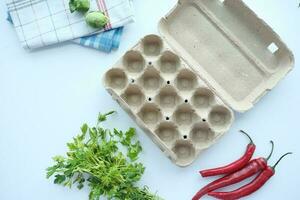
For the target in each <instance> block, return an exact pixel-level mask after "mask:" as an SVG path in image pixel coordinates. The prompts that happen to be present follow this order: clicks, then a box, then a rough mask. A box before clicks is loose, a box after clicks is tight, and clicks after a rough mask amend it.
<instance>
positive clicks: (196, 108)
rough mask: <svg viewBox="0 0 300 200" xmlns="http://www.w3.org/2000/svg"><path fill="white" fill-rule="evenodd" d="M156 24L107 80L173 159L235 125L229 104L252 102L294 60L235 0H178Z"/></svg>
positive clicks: (187, 160)
mask: <svg viewBox="0 0 300 200" xmlns="http://www.w3.org/2000/svg"><path fill="white" fill-rule="evenodd" d="M159 30H160V35H161V36H158V35H153V34H152V35H147V36H145V37H144V38H143V39H141V40H140V41H139V42H138V44H136V45H135V46H134V47H133V48H132V49H131V50H129V51H127V52H126V53H125V54H124V56H123V57H122V58H121V59H120V60H119V61H118V62H117V63H116V64H115V65H114V66H113V67H112V68H111V69H109V70H108V71H107V72H106V73H105V75H104V85H105V88H106V89H107V91H108V92H109V93H110V94H111V95H112V97H113V98H114V99H115V100H116V101H117V102H118V103H119V104H120V105H121V106H122V107H123V109H124V110H125V111H127V113H128V114H129V115H130V116H131V117H132V118H133V119H134V120H135V121H136V123H137V124H138V125H139V126H140V127H141V128H142V129H143V130H144V131H145V132H146V133H147V134H148V135H149V136H150V137H151V139H152V140H153V141H154V142H155V143H156V144H157V145H158V146H159V147H160V149H161V150H162V151H163V152H164V153H165V154H166V155H167V156H168V157H169V158H170V159H171V160H172V161H173V162H174V163H175V164H177V165H178V166H187V165H189V164H191V163H192V162H193V161H194V160H195V159H196V158H197V156H198V155H199V154H200V153H201V152H202V151H203V150H205V149H207V148H208V147H210V146H211V145H212V144H213V143H215V142H216V141H217V140H218V138H219V137H220V136H222V135H223V134H224V133H225V132H227V131H228V130H229V128H230V126H231V125H232V123H233V121H234V111H233V110H235V111H238V112H244V111H247V110H249V109H250V108H252V107H253V105H254V104H255V103H256V102H257V101H258V100H259V99H260V98H261V97H262V96H263V95H264V94H265V93H266V92H267V91H269V90H270V89H271V88H273V87H274V86H275V85H276V84H277V83H278V82H279V80H280V79H282V78H283V77H284V76H285V75H286V74H287V72H289V71H290V70H291V69H292V66H293V64H294V58H293V54H292V53H291V51H290V50H289V49H288V48H287V47H286V45H285V44H284V43H283V42H282V41H281V40H280V38H279V37H278V36H277V35H276V33H274V32H273V30H272V29H271V28H270V27H269V26H267V25H266V24H265V23H264V22H263V21H262V20H261V19H259V18H258V17H257V16H256V15H255V13H254V12H253V11H251V10H250V9H249V8H248V7H247V6H246V5H245V4H244V3H243V2H242V1H240V0H225V1H220V0H180V1H179V2H178V4H177V5H176V6H175V8H174V9H172V10H171V11H170V13H169V14H168V15H167V16H166V17H164V18H163V19H162V20H161V21H160V24H159ZM270 46H272V48H273V49H272V48H271V47H270ZM274 48H275V49H274Z"/></svg>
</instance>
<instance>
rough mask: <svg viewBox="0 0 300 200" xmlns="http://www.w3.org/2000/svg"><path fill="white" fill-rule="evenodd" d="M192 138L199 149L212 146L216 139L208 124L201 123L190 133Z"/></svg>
mask: <svg viewBox="0 0 300 200" xmlns="http://www.w3.org/2000/svg"><path fill="white" fill-rule="evenodd" d="M190 138H192V141H193V142H194V144H196V146H197V147H199V148H205V147H208V146H209V145H210V144H211V142H212V140H213V138H214V132H213V131H212V130H211V129H210V128H209V125H208V124H207V123H204V122H199V123H196V124H195V125H194V126H193V128H192V130H191V132H190Z"/></svg>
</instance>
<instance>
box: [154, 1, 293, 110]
mask: <svg viewBox="0 0 300 200" xmlns="http://www.w3.org/2000/svg"><path fill="white" fill-rule="evenodd" d="M159 31H160V34H161V35H162V37H163V38H164V40H166V41H167V43H168V44H169V45H170V46H171V47H172V48H173V49H174V50H175V52H176V53H177V54H178V55H179V56H180V57H181V58H182V59H183V60H185V61H186V62H187V63H188V64H189V65H190V66H191V67H192V69H193V70H194V71H195V72H196V73H197V74H198V75H199V77H200V78H201V79H202V80H204V81H205V82H206V83H207V84H208V85H209V86H210V88H211V89H212V90H213V91H214V92H215V93H216V94H217V95H218V96H219V97H220V98H221V99H222V100H223V101H224V102H225V103H226V104H227V105H229V106H230V107H231V108H232V109H234V110H236V111H238V112H244V111H247V110H249V109H250V108H252V107H253V105H254V104H255V103H256V102H257V101H258V100H259V99H260V98H261V97H262V96H263V95H264V94H265V93H266V92H267V91H269V90H271V89H272V88H273V87H274V86H275V85H276V84H277V83H278V82H279V80H281V79H282V78H283V77H284V76H285V75H286V74H287V73H288V72H289V71H290V70H291V69H292V67H293V65H294V56H293V54H292V52H291V51H290V50H289V49H288V47H287V46H286V45H285V44H284V43H283V42H282V40H281V39H280V37H279V36H278V35H277V34H276V33H275V32H274V31H273V30H272V29H271V28H270V27H269V26H268V25H267V24H266V23H265V22H264V21H263V20H262V19H260V18H259V17H258V16H257V15H256V14H255V13H254V12H253V11H252V10H251V9H250V8H248V7H247V6H246V5H245V4H244V3H243V2H242V1H241V0H179V2H178V4H177V5H176V6H175V8H173V9H172V10H171V11H170V13H169V14H167V15H166V16H165V17H164V18H163V19H161V21H160V23H159Z"/></svg>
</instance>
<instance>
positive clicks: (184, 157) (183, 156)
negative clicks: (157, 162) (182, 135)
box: [172, 140, 196, 166]
mask: <svg viewBox="0 0 300 200" xmlns="http://www.w3.org/2000/svg"><path fill="white" fill-rule="evenodd" d="M172 151H173V152H174V153H175V154H176V156H177V160H176V163H177V164H178V165H179V166H187V165H189V164H191V163H192V162H193V160H194V158H195V155H196V151H195V148H194V146H193V144H192V143H191V142H190V141H188V140H177V141H176V143H175V145H174V147H173V148H172Z"/></svg>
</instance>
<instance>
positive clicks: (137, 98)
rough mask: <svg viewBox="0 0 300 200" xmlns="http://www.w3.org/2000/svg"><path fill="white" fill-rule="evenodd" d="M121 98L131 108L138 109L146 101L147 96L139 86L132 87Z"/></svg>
mask: <svg viewBox="0 0 300 200" xmlns="http://www.w3.org/2000/svg"><path fill="white" fill-rule="evenodd" d="M121 97H122V99H124V101H125V102H126V103H127V104H128V105H129V106H131V107H138V106H140V105H142V103H143V102H144V101H145V95H144V94H143V93H142V91H141V89H140V88H139V87H138V86H137V85H130V86H129V87H128V88H127V89H126V90H125V91H124V93H123V94H122V95H121Z"/></svg>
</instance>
